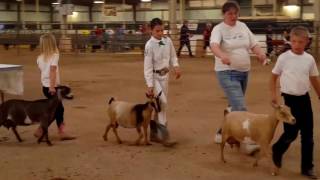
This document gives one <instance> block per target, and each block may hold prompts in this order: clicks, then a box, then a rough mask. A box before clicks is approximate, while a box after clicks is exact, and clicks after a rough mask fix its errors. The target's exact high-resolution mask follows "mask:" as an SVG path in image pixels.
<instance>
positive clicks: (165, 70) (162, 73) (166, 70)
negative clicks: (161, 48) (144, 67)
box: [159, 68, 169, 76]
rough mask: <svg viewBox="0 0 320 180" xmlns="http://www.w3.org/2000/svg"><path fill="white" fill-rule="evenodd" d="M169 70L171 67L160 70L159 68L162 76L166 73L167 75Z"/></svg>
mask: <svg viewBox="0 0 320 180" xmlns="http://www.w3.org/2000/svg"><path fill="white" fill-rule="evenodd" d="M168 72H169V69H168V68H163V69H160V70H159V75H160V76H164V75H166V74H167V73H168Z"/></svg>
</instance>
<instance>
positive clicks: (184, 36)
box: [178, 21, 193, 57]
mask: <svg viewBox="0 0 320 180" xmlns="http://www.w3.org/2000/svg"><path fill="white" fill-rule="evenodd" d="M190 36H191V34H190V30H189V28H188V21H184V22H183V25H182V27H181V30H180V47H179V49H178V57H179V56H180V54H181V50H182V48H183V46H184V45H186V46H187V48H188V51H189V56H190V57H193V55H192V51H191V46H190V39H189V37H190Z"/></svg>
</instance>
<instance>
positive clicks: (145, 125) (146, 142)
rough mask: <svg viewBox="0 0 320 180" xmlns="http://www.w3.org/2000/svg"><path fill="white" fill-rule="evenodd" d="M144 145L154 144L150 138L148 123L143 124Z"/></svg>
mask: <svg viewBox="0 0 320 180" xmlns="http://www.w3.org/2000/svg"><path fill="white" fill-rule="evenodd" d="M143 132H144V145H152V144H151V143H150V142H149V140H148V124H143Z"/></svg>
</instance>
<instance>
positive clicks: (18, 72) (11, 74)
mask: <svg viewBox="0 0 320 180" xmlns="http://www.w3.org/2000/svg"><path fill="white" fill-rule="evenodd" d="M0 93H1V102H3V101H4V93H7V94H13V95H22V94H23V66H22V65H13V64H0Z"/></svg>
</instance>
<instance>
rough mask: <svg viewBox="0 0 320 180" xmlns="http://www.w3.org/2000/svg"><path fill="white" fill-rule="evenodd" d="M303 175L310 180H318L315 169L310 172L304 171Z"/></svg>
mask: <svg viewBox="0 0 320 180" xmlns="http://www.w3.org/2000/svg"><path fill="white" fill-rule="evenodd" d="M301 174H302V175H303V176H306V177H307V178H309V179H318V176H317V175H316V173H315V172H314V171H313V169H310V170H302V171H301Z"/></svg>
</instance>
